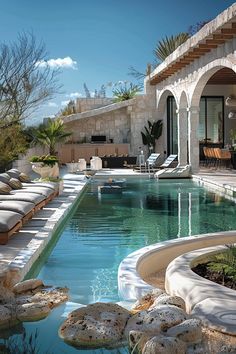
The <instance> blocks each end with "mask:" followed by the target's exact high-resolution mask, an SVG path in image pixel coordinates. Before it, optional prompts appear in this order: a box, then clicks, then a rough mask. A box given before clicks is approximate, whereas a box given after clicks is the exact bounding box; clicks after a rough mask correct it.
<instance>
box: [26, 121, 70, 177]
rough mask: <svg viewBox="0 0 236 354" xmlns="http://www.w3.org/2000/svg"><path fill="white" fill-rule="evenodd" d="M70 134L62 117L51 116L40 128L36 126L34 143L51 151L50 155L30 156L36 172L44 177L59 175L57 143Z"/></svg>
mask: <svg viewBox="0 0 236 354" xmlns="http://www.w3.org/2000/svg"><path fill="white" fill-rule="evenodd" d="M70 135H71V133H70V132H66V131H65V127H64V122H63V120H62V119H61V118H57V119H50V118H49V119H48V120H47V122H46V123H45V124H42V125H40V126H39V127H38V128H34V129H33V130H32V132H31V138H32V139H33V140H32V144H33V145H41V146H43V147H46V148H47V149H48V151H49V154H48V155H42V156H32V157H31V158H30V162H32V169H33V170H34V171H35V172H36V173H39V174H40V175H41V177H42V178H43V176H44V177H59V167H58V158H57V157H56V155H57V151H56V144H57V143H60V142H63V141H65V140H66V138H67V137H69V136H70ZM39 163H41V164H39ZM36 169H37V171H38V172H37V171H36ZM42 173H43V176H42Z"/></svg>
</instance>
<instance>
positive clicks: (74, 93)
mask: <svg viewBox="0 0 236 354" xmlns="http://www.w3.org/2000/svg"><path fill="white" fill-rule="evenodd" d="M66 97H70V98H71V99H75V98H77V97H82V93H80V92H71V93H70V94H68V95H66Z"/></svg>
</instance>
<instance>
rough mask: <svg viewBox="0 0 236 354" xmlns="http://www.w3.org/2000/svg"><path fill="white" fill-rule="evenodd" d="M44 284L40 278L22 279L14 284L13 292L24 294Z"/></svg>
mask: <svg viewBox="0 0 236 354" xmlns="http://www.w3.org/2000/svg"><path fill="white" fill-rule="evenodd" d="M42 286H43V282H42V280H40V279H29V280H25V281H22V282H20V283H17V284H15V285H14V286H13V292H14V293H15V294H22V293H26V292H28V291H32V290H35V289H37V288H39V287H42Z"/></svg>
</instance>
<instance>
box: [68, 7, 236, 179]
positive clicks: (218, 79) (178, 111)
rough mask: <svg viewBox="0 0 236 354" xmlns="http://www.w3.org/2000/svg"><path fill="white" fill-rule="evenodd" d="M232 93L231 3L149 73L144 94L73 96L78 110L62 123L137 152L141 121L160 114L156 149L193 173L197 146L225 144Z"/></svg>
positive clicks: (235, 20) (235, 46) (82, 137)
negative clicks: (115, 100)
mask: <svg viewBox="0 0 236 354" xmlns="http://www.w3.org/2000/svg"><path fill="white" fill-rule="evenodd" d="M234 97H235V98H236V3H235V4H233V5H232V6H230V7H229V8H227V9H226V10H225V11H224V12H222V13H221V14H219V15H218V16H217V17H216V18H215V19H214V20H212V21H211V22H209V23H208V24H206V25H205V26H204V27H203V28H202V29H201V30H200V31H199V32H197V33H196V34H195V35H194V36H192V37H191V38H190V39H188V40H187V41H186V42H185V43H184V44H182V45H181V46H180V47H178V48H177V49H176V50H175V51H174V52H173V53H172V54H171V55H170V56H168V57H167V59H166V60H165V61H164V62H163V63H161V64H160V65H159V66H158V67H157V68H156V69H155V70H154V71H153V72H152V73H150V75H149V76H147V77H146V79H145V94H144V95H139V96H136V98H134V99H132V100H129V101H124V102H120V103H112V102H111V100H110V99H100V101H99V100H98V99H87V100H86V99H78V100H77V112H78V113H76V114H74V115H71V116H68V117H64V122H65V123H66V124H67V127H68V129H69V130H72V131H73V134H74V135H73V140H74V142H89V138H90V137H91V136H93V135H105V136H106V139H107V141H110V142H112V143H116V144H122V143H128V144H130V153H131V154H134V155H138V154H139V151H140V149H144V151H146V152H147V150H145V147H143V145H142V139H141V133H140V132H141V131H142V130H143V129H144V126H145V125H146V123H147V120H150V121H156V120H157V119H162V120H163V134H162V136H161V138H160V139H159V140H158V141H157V145H156V151H158V152H160V153H162V154H163V156H166V155H168V154H171V153H176V154H178V160H179V165H180V166H182V165H187V164H189V165H190V166H191V169H192V171H193V172H197V170H198V168H199V161H200V159H201V157H202V148H203V146H205V145H208V146H215V147H221V148H223V147H225V146H226V145H229V144H231V138H230V131H231V130H232V129H235V131H236V120H235V119H230V118H232V117H233V118H234V117H235V116H236V113H235V114H234V112H236V99H235V101H234ZM227 98H228V99H227ZM91 100H94V101H93V102H92V101H91ZM96 100H98V101H96ZM91 102H92V103H91ZM226 102H228V103H229V104H228V105H227V104H226ZM234 105H235V107H234Z"/></svg>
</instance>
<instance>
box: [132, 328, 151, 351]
mask: <svg viewBox="0 0 236 354" xmlns="http://www.w3.org/2000/svg"><path fill="white" fill-rule="evenodd" d="M153 336H154V334H153V335H150V334H147V333H145V332H141V331H130V332H129V341H128V342H129V351H130V352H131V353H132V354H133V353H134V354H136V353H141V352H142V349H143V347H144V346H145V344H146V342H147V341H148V340H149V339H151V338H152V337H153Z"/></svg>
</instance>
